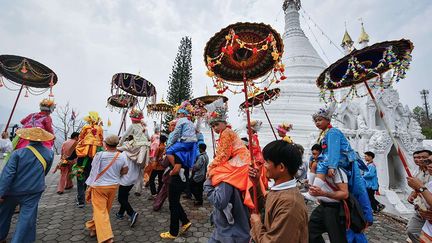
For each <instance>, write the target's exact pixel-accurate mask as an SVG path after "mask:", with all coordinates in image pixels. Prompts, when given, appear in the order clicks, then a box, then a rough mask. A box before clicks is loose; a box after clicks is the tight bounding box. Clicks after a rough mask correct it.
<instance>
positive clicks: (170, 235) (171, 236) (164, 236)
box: [160, 231, 177, 239]
mask: <svg viewBox="0 0 432 243" xmlns="http://www.w3.org/2000/svg"><path fill="white" fill-rule="evenodd" d="M160 237H161V238H162V239H175V238H177V236H174V235H172V234H171V233H170V232H169V231H168V232H163V233H160Z"/></svg>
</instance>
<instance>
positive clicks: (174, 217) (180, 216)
mask: <svg viewBox="0 0 432 243" xmlns="http://www.w3.org/2000/svg"><path fill="white" fill-rule="evenodd" d="M185 188H186V182H183V181H182V180H181V179H180V176H178V175H174V176H171V182H170V184H169V189H168V201H169V209H170V215H171V217H170V234H171V235H174V236H177V235H178V233H179V227H180V225H179V221H181V222H182V225H185V224H187V223H189V219H188V218H187V215H186V213H185V211H184V210H183V207H182V205H181V204H180V196H181V194H182V192H183V191H184V190H185Z"/></svg>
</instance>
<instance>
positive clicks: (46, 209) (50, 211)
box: [8, 172, 406, 243]
mask: <svg viewBox="0 0 432 243" xmlns="http://www.w3.org/2000/svg"><path fill="white" fill-rule="evenodd" d="M58 176H59V173H58V172H57V173H56V174H54V175H53V174H51V173H50V174H49V175H48V176H47V185H48V187H47V190H46V191H45V192H44V194H43V196H42V199H41V202H40V205H39V215H38V223H37V242H47V243H51V242H52V243H54V242H96V239H95V238H90V237H89V236H88V232H87V231H86V230H85V228H84V223H85V221H86V220H88V219H90V217H91V206H89V205H88V206H86V207H85V208H83V209H80V208H77V207H76V206H75V201H74V198H75V195H76V189H75V187H74V188H73V189H72V190H69V191H66V192H65V193H64V194H63V195H57V194H56V183H57V180H58ZM147 193H148V192H146V194H145V195H144V196H141V197H136V196H134V195H131V197H130V198H131V204H132V206H133V207H134V209H135V210H136V211H138V212H139V214H140V215H139V217H138V222H137V223H136V225H135V227H134V228H130V227H129V223H128V221H127V219H123V220H117V219H115V217H114V216H112V217H111V224H112V228H113V231H114V236H115V237H114V240H115V242H169V240H161V239H160V238H159V233H160V232H163V231H167V230H168V228H169V210H168V202H165V205H164V207H163V208H162V209H161V211H159V212H153V211H152V206H151V205H152V201H149V200H147V199H146V197H147V195H148V194H147ZM182 205H183V206H184V207H185V210H186V212H187V215H188V217H189V219H190V220H191V221H192V227H191V228H190V230H189V231H188V232H187V233H186V235H185V236H184V237H179V238H177V239H176V240H175V241H174V242H207V239H208V237H209V236H210V234H211V232H212V229H213V228H212V226H211V225H210V222H209V220H208V218H209V215H210V211H211V207H210V205H209V204H208V202H205V203H204V206H203V207H194V206H193V202H192V201H190V200H183V201H182ZM118 208H119V205H118V203H117V202H115V203H114V206H113V210H112V215H113V214H114V213H115V212H117V210H118ZM309 208H310V209H311V207H309ZM15 221H16V216H14V219H13V224H12V226H11V230H10V232H9V237H8V240H10V238H11V237H12V233H13V232H14V228H15V225H14V223H15ZM404 231H405V223H404V222H401V221H399V220H395V219H393V218H392V217H389V216H386V215H382V214H380V215H378V216H377V217H376V221H375V223H374V225H373V226H371V227H370V229H368V232H367V234H368V238H369V242H405V239H406V235H405V233H404Z"/></svg>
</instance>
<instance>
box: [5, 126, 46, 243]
mask: <svg viewBox="0 0 432 243" xmlns="http://www.w3.org/2000/svg"><path fill="white" fill-rule="evenodd" d="M16 134H17V136H19V137H20V138H21V139H26V140H29V141H30V143H29V145H28V146H26V147H24V148H20V149H17V150H15V151H14V152H13V153H12V154H11V156H10V159H9V161H8V163H7V164H6V166H5V167H4V169H3V172H2V173H1V175H0V242H6V238H7V235H8V233H9V228H10V224H11V219H12V215H13V214H14V211H15V207H16V206H17V205H19V206H20V213H19V216H18V222H17V224H16V228H15V233H14V235H13V237H12V241H11V242H12V243H22V242H34V241H35V240H36V218H37V209H38V204H39V200H40V198H41V196H42V192H43V191H44V190H45V187H46V186H45V176H46V174H47V173H48V172H49V170H50V168H51V165H52V163H53V159H54V153H53V151H52V150H51V149H48V148H46V147H45V146H43V145H42V142H44V141H51V140H53V139H54V135H52V134H51V133H49V132H47V131H45V130H44V129H42V128H38V127H34V128H23V129H19V130H17V132H16Z"/></svg>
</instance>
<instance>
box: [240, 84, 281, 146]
mask: <svg viewBox="0 0 432 243" xmlns="http://www.w3.org/2000/svg"><path fill="white" fill-rule="evenodd" d="M279 94H280V89H279V88H274V89H270V90H268V89H265V90H263V91H258V92H252V93H251V94H249V98H248V100H247V101H245V102H243V103H241V104H240V106H239V108H240V110H244V109H245V107H246V103H248V106H249V107H255V106H259V105H260V106H261V108H262V109H263V111H264V114H265V116H266V118H267V121H268V123H269V125H270V129H271V130H272V132H273V135H274V137H275V139H276V140H277V136H276V133H275V131H274V129H273V124H272V123H271V121H270V118H269V116H268V114H267V111H266V109H265V107H264V103H266V102H268V103H270V102H271V101H272V100H275V99H277V98H278V97H279Z"/></svg>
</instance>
